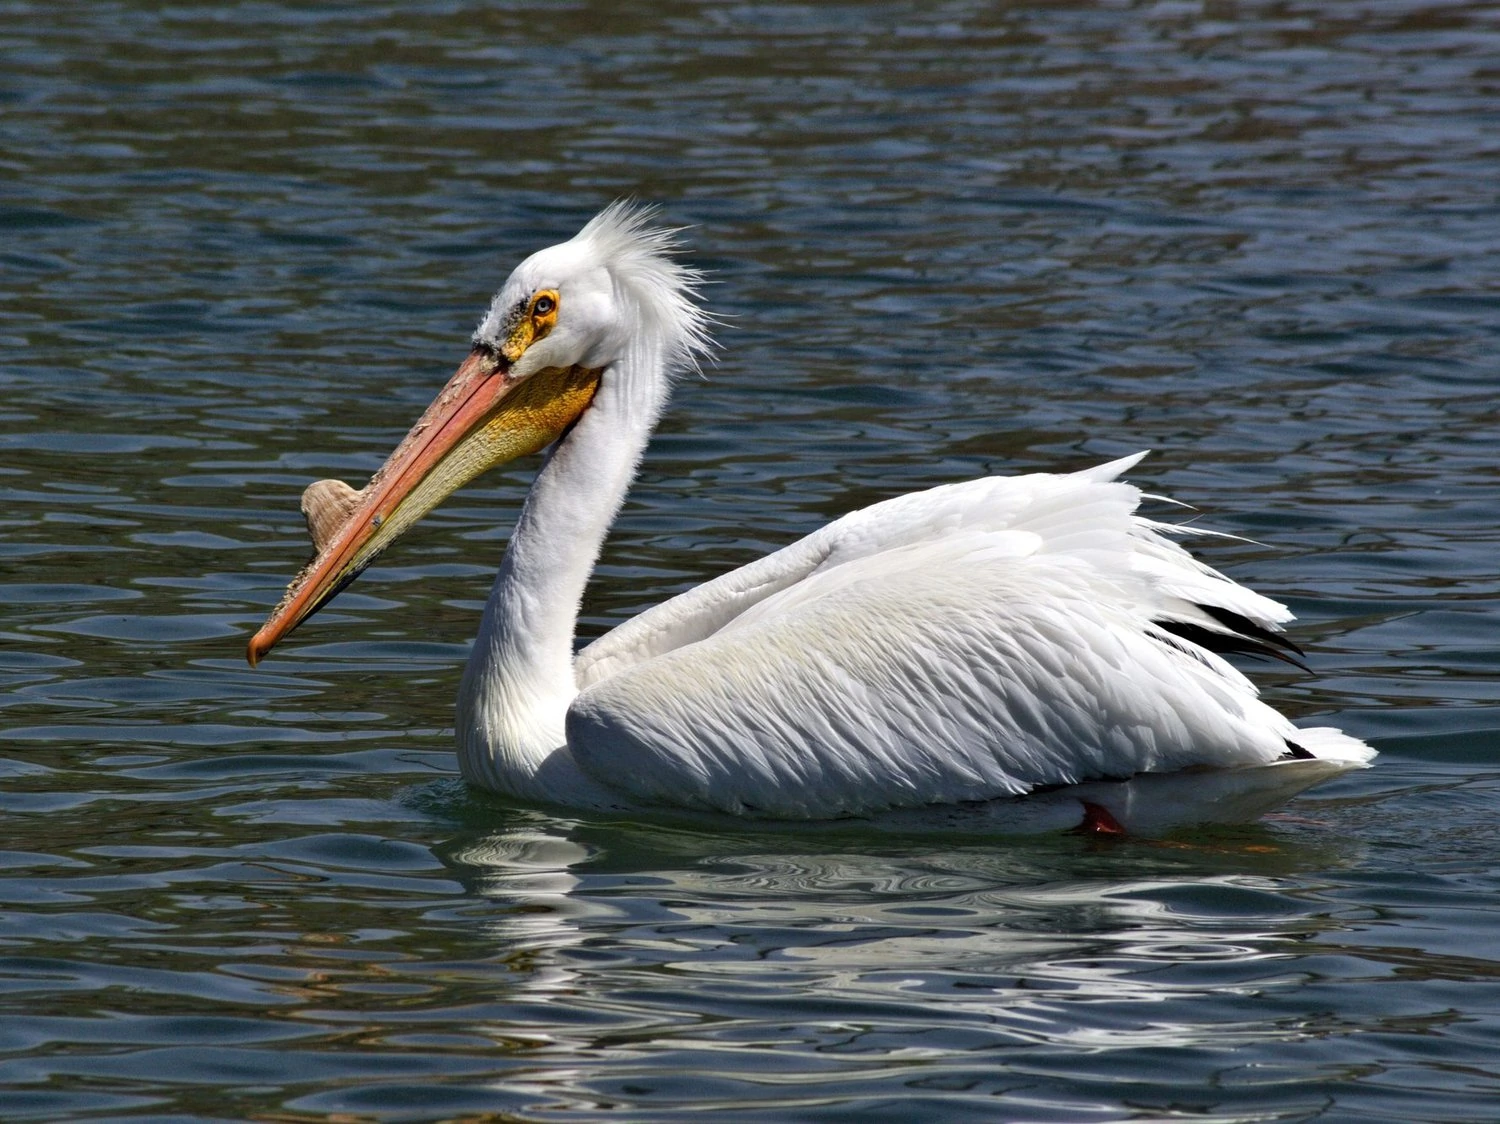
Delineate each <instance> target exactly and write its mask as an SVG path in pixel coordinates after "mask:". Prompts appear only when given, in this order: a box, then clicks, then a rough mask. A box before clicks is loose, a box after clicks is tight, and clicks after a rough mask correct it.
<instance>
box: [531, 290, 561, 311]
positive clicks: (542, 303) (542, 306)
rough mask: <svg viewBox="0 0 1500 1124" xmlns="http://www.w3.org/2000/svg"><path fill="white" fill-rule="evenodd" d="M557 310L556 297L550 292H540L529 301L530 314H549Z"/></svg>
mask: <svg viewBox="0 0 1500 1124" xmlns="http://www.w3.org/2000/svg"><path fill="white" fill-rule="evenodd" d="M556 310H557V298H556V297H554V296H553V295H552V294H551V293H542V294H541V295H540V296H539V297H537V298H536V300H534V301H532V302H531V315H533V316H551V315H552V313H553V312H555V311H556Z"/></svg>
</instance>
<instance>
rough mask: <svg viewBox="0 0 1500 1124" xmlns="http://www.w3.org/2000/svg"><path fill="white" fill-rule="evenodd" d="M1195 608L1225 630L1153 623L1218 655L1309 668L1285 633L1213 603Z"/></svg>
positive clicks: (1167, 621)
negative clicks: (1240, 656) (1244, 657)
mask: <svg viewBox="0 0 1500 1124" xmlns="http://www.w3.org/2000/svg"><path fill="white" fill-rule="evenodd" d="M1198 608H1199V609H1201V610H1202V611H1203V612H1204V613H1205V614H1207V615H1208V616H1209V617H1211V618H1212V619H1213V620H1214V621H1216V622H1217V623H1219V624H1220V625H1222V626H1223V627H1224V628H1226V629H1228V631H1227V632H1220V631H1219V630H1218V629H1215V628H1208V627H1206V626H1205V625H1201V624H1192V623H1190V622H1188V621H1172V620H1158V621H1153V622H1152V623H1154V624H1155V625H1156V627H1157V628H1159V629H1161V630H1162V631H1164V632H1170V633H1171V634H1172V635H1174V636H1176V637H1179V638H1180V639H1182V640H1186V641H1187V642H1188V643H1189V644H1196V645H1197V646H1198V647H1200V648H1203V649H1206V650H1207V651H1210V652H1217V653H1219V654H1220V655H1242V656H1253V657H1256V658H1258V659H1272V660H1280V661H1281V662H1282V663H1288V664H1291V665H1292V666H1293V667H1295V668H1300V669H1301V670H1303V671H1307V672H1311V671H1312V669H1311V668H1310V667H1308V666H1307V664H1305V663H1303V662H1302V660H1301V659H1300V658H1298V657H1300V656H1301V655H1302V654H1303V653H1302V649H1301V648H1299V647H1297V645H1295V644H1293V643H1292V642H1291V641H1290V640H1288V639H1287V638H1286V637H1285V636H1281V635H1279V634H1277V633H1275V632H1272V631H1271V630H1270V629H1268V628H1263V627H1261V626H1260V625H1258V624H1256V623H1255V622H1254V621H1252V620H1250V619H1249V618H1248V617H1244V616H1241V615H1240V614H1239V613H1234V612H1231V611H1230V610H1228V609H1221V608H1219V607H1218V606H1216V605H1199V606H1198Z"/></svg>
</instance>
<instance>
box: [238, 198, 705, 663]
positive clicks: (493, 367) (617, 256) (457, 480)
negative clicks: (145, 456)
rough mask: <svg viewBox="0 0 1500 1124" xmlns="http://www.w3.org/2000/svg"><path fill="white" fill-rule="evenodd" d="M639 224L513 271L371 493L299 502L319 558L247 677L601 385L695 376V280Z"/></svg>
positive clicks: (275, 616)
mask: <svg viewBox="0 0 1500 1124" xmlns="http://www.w3.org/2000/svg"><path fill="white" fill-rule="evenodd" d="M650 218H651V211H650V209H648V208H642V207H637V206H634V205H631V204H629V203H615V204H612V205H611V206H609V207H607V208H605V210H603V211H602V212H600V213H599V214H598V215H597V216H596V217H595V218H594V219H593V220H592V221H591V222H590V223H589V224H588V225H587V226H585V227H584V228H583V229H582V230H581V231H579V233H578V234H577V235H576V236H575V237H573V238H572V239H570V240H569V241H567V242H563V243H561V244H559V245H556V246H551V247H549V248H547V249H545V250H541V251H538V252H537V253H535V254H533V255H531V257H529V258H527V259H526V260H525V261H523V262H522V263H521V264H520V265H519V266H517V267H516V269H515V271H514V272H513V273H512V274H511V275H510V278H509V279H508V280H507V281H506V282H505V284H504V286H502V287H501V289H500V291H499V292H498V293H496V294H495V298H494V300H493V301H492V302H491V303H490V307H489V309H488V311H487V312H486V313H485V315H484V318H483V319H482V320H481V321H480V324H479V327H478V329H477V330H476V331H475V333H474V337H473V347H472V350H471V351H470V352H469V355H468V358H467V359H465V360H464V361H463V363H462V364H461V365H460V366H459V368H458V370H457V371H456V372H455V373H454V375H453V377H452V378H451V379H449V380H448V383H447V385H446V386H444V387H443V389H442V390H441V391H440V392H439V394H438V396H437V397H436V398H435V399H434V400H433V402H432V404H431V405H430V406H428V407H427V410H426V411H425V412H424V413H423V415H422V417H421V418H420V419H419V420H418V421H417V423H416V425H414V426H413V427H412V428H411V431H410V432H409V433H408V434H407V435H406V437H405V438H404V439H403V440H402V442H401V444H400V445H398V446H397V448H396V451H395V452H393V453H392V454H391V455H390V457H389V458H388V459H387V460H386V462H385V464H384V465H383V466H382V467H381V469H380V471H379V472H377V473H376V474H375V475H374V476H373V477H372V478H371V480H370V482H369V484H367V485H366V486H365V487H364V488H361V489H359V490H357V491H356V490H355V489H353V488H351V487H349V485H347V484H344V483H342V482H341V481H337V480H320V481H318V482H317V483H315V484H313V485H311V486H310V487H309V488H308V489H307V491H305V492H304V493H303V495H302V512H303V514H304V515H305V516H306V518H307V525H308V530H309V531H310V532H311V534H312V539H313V547H314V549H315V551H316V555H315V556H314V558H313V560H312V561H311V562H310V563H308V565H307V566H306V567H305V568H304V569H303V570H302V572H301V573H299V574H298V575H297V576H296V578H294V579H293V580H292V583H291V585H289V586H288V587H287V591H286V594H285V596H284V597H283V598H282V599H281V602H280V603H279V604H278V605H277V606H276V608H275V609H274V610H273V611H272V613H271V615H270V616H269V617H268V618H267V619H266V623H265V624H264V625H263V626H262V627H261V629H260V631H259V632H257V633H256V634H255V636H254V637H252V638H251V640H250V645H249V649H248V652H247V654H248V657H249V660H250V663H251V665H252V666H253V665H255V664H257V663H259V662H260V660H261V659H262V658H263V657H264V656H265V655H266V653H267V652H269V651H270V650H271V648H272V647H274V646H275V644H276V643H277V642H278V641H279V640H281V638H282V637H284V636H286V635H287V633H289V632H291V631H292V630H293V629H294V628H296V627H297V626H298V625H299V624H301V623H302V622H303V621H305V620H306V619H307V618H308V617H310V616H312V614H313V613H315V612H317V611H318V609H320V608H322V607H323V606H324V605H326V604H327V603H328V602H329V601H330V600H332V599H333V598H334V596H335V595H337V594H338V592H339V591H340V590H342V589H343V588H344V587H345V586H347V585H348V584H349V583H350V582H352V581H353V580H354V579H355V578H356V577H358V576H359V574H360V573H361V572H362V571H363V570H364V569H365V567H367V566H368V565H369V564H370V563H371V562H372V561H374V560H375V558H376V556H377V555H379V554H380V552H381V551H383V550H384V549H385V548H386V547H388V546H389V545H390V544H391V543H393V542H395V541H396V540H397V539H398V538H400V537H401V535H402V534H404V533H405V532H406V531H407V530H409V529H410V528H411V527H412V526H413V525H414V524H415V523H416V522H417V521H418V520H419V519H421V518H422V517H423V516H424V515H426V514H427V513H428V512H429V511H431V510H432V509H433V508H435V507H436V506H437V505H438V504H439V503H441V502H442V501H443V500H444V499H445V498H446V497H448V496H449V495H451V494H452V493H453V492H454V491H456V490H457V489H459V488H460V487H462V486H463V485H464V484H467V483H468V482H469V481H470V480H473V479H474V478H475V477H476V476H478V475H479V474H480V473H482V472H484V471H485V470H486V469H489V468H493V467H494V466H496V465H500V464H504V463H506V462H507V461H511V460H514V459H516V458H517V457H522V456H525V455H527V454H529V453H535V452H537V451H539V450H541V449H544V448H546V447H547V446H549V445H551V444H553V443H554V442H555V441H557V440H558V439H559V438H560V437H562V436H563V435H564V434H566V433H567V432H568V430H569V428H570V427H571V426H572V425H573V424H574V423H575V422H576V421H577V420H578V419H579V418H580V417H581V416H582V415H583V413H584V412H585V411H586V410H587V409H588V408H589V405H590V403H591V402H592V401H593V399H594V396H595V394H596V393H597V392H598V390H599V388H600V385H601V382H603V381H604V380H608V379H612V378H622V379H623V378H658V379H661V378H664V377H665V375H666V374H668V373H670V372H671V371H673V370H675V369H679V368H682V367H684V366H690V365H692V363H693V361H694V357H695V356H696V355H698V354H700V353H701V352H702V351H703V350H704V349H705V348H706V347H707V345H708V336H707V326H708V317H707V315H706V314H705V313H704V312H703V311H702V309H700V308H699V307H698V305H697V303H696V301H695V297H696V292H697V284H698V282H699V275H698V273H697V272H696V271H695V270H692V269H690V268H688V267H686V266H683V265H682V264H680V263H679V262H677V261H675V260H674V259H673V257H672V253H673V251H674V250H675V249H676V248H677V243H676V238H675V232H674V231H671V230H663V229H659V228H654V227H652V226H651V225H650ZM627 360H629V362H626V361H627Z"/></svg>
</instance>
